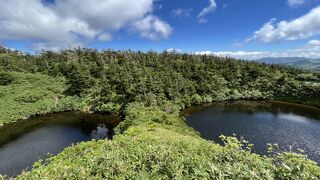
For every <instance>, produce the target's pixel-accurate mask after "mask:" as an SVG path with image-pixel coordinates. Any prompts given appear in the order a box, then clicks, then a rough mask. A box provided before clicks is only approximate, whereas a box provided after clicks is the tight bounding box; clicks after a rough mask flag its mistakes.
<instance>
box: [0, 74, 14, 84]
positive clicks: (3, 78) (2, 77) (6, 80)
mask: <svg viewBox="0 0 320 180" xmlns="http://www.w3.org/2000/svg"><path fill="white" fill-rule="evenodd" d="M14 80H15V78H14V77H13V76H12V75H11V74H10V73H8V72H1V71H0V86H1V85H2V86H6V85H9V84H11V83H12V82H13V81H14Z"/></svg>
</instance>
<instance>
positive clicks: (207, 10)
mask: <svg viewBox="0 0 320 180" xmlns="http://www.w3.org/2000/svg"><path fill="white" fill-rule="evenodd" d="M209 3H210V4H209V6H208V7H205V8H204V9H203V10H202V11H201V12H200V14H199V15H198V19H199V22H200V23H206V22H207V21H208V19H207V18H206V16H207V15H208V14H210V13H212V12H214V11H215V10H216V8H217V4H216V2H215V0H210V2H209Z"/></svg>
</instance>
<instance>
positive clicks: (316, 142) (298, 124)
mask: <svg viewBox="0 0 320 180" xmlns="http://www.w3.org/2000/svg"><path fill="white" fill-rule="evenodd" d="M183 115H184V116H186V122H187V124H188V125H189V126H191V127H193V128H194V129H195V130H197V131H198V132H200V134H201V136H202V137H203V138H205V139H208V140H213V141H215V142H218V143H221V141H220V139H219V136H220V135H221V134H223V135H227V136H232V135H233V134H236V136H237V137H243V138H244V139H246V140H249V141H250V143H253V144H254V148H253V151H254V152H256V153H259V154H266V153H267V150H266V149H267V144H268V143H277V144H278V145H279V147H280V150H286V151H290V150H291V151H293V152H299V151H298V148H300V149H303V150H305V154H307V155H308V157H309V158H311V159H313V160H315V161H317V162H318V163H320V109H316V108H313V107H308V106H302V105H297V104H290V103H283V102H256V101H242V102H229V103H215V104H213V105H210V106H198V107H192V108H190V109H187V110H185V111H184V112H183Z"/></svg>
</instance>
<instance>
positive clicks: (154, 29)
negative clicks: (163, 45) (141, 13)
mask: <svg viewBox="0 0 320 180" xmlns="http://www.w3.org/2000/svg"><path fill="white" fill-rule="evenodd" d="M133 29H134V30H135V31H138V32H139V33H140V35H141V36H142V37H144V38H148V39H151V40H159V39H162V38H164V39H167V38H169V36H170V35H171V33H172V27H171V26H170V25H169V24H168V23H166V22H164V21H162V20H160V19H159V18H158V17H156V16H153V15H148V16H146V17H145V18H143V19H141V20H139V21H137V22H135V23H134V24H133Z"/></svg>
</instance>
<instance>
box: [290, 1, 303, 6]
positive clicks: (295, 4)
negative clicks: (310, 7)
mask: <svg viewBox="0 0 320 180" xmlns="http://www.w3.org/2000/svg"><path fill="white" fill-rule="evenodd" d="M304 3H305V0H288V5H289V6H291V7H296V6H300V5H302V4H304Z"/></svg>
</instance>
